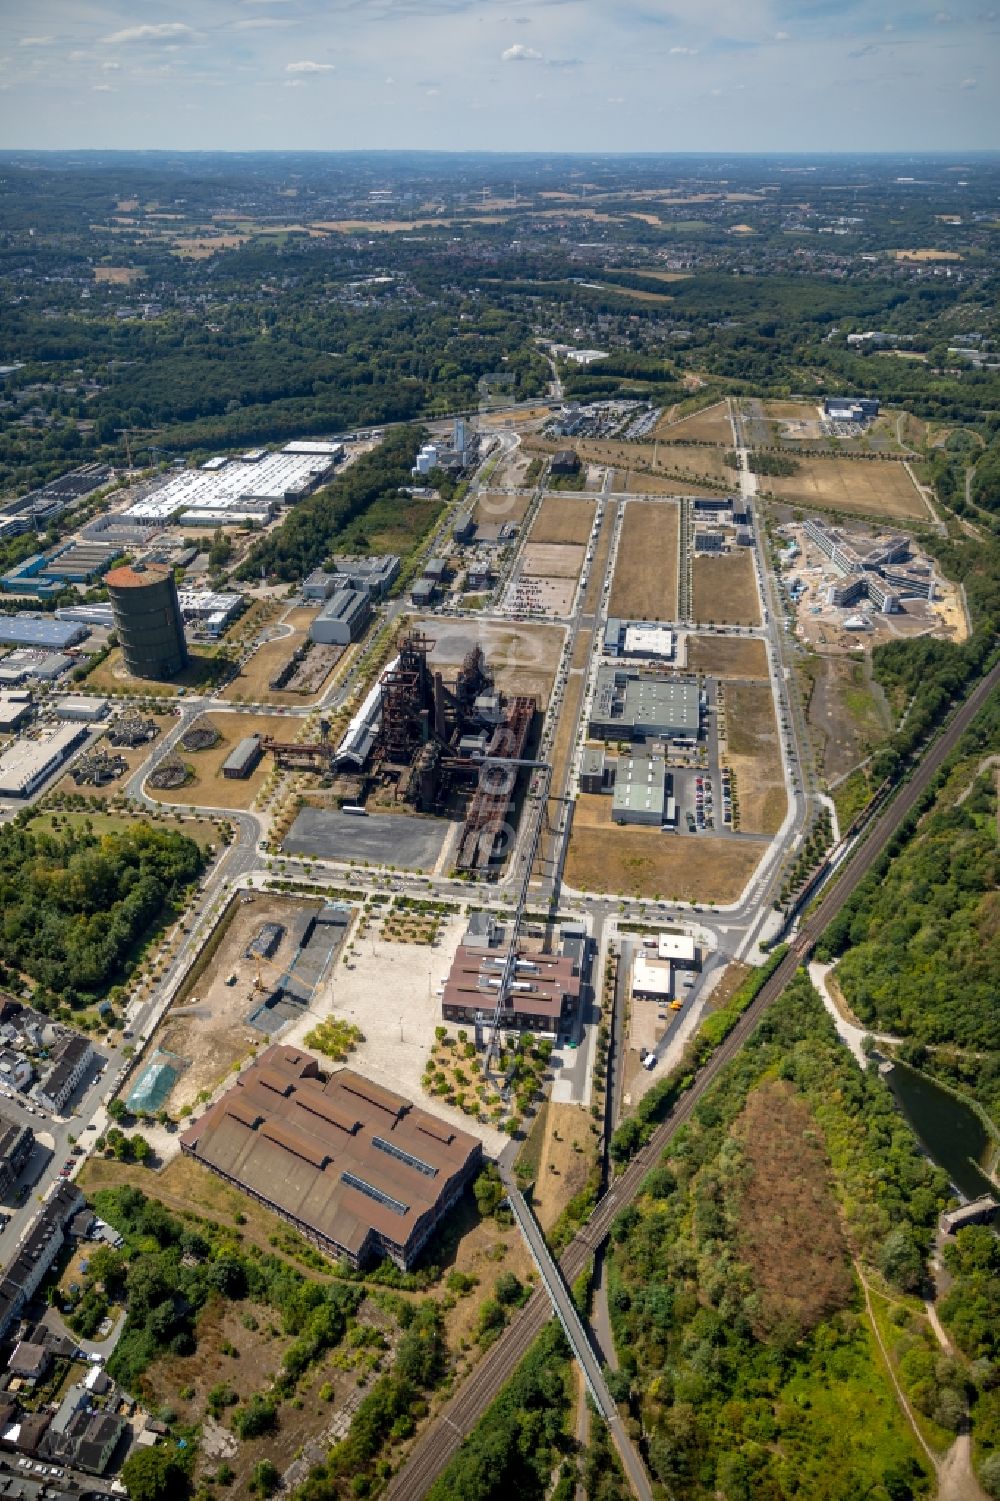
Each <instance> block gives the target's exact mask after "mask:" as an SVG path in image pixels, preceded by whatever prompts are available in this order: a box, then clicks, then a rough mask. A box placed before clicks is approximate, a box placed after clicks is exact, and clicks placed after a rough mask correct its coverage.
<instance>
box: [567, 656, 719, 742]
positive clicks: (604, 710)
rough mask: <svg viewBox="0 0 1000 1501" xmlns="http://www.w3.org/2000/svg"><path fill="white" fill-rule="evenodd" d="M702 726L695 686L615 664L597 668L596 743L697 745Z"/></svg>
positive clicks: (593, 719) (593, 720) (593, 718)
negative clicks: (649, 741)
mask: <svg viewBox="0 0 1000 1501" xmlns="http://www.w3.org/2000/svg"><path fill="white" fill-rule="evenodd" d="M700 724H701V710H700V696H699V691H698V684H697V683H696V682H686V681H685V680H684V679H682V678H674V677H663V676H661V675H660V674H658V673H654V672H637V671H633V670H629V669H627V668H624V667H619V666H616V665H615V664H613V663H605V664H603V665H602V666H601V667H599V668H598V670H597V686H596V688H595V691H594V702H593V705H592V708H591V711H590V731H589V733H590V735H591V737H592V738H593V739H595V740H647V739H661V740H697V738H698V731H699V728H700Z"/></svg>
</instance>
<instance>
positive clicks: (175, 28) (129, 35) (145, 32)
mask: <svg viewBox="0 0 1000 1501" xmlns="http://www.w3.org/2000/svg"><path fill="white" fill-rule="evenodd" d="M193 36H194V32H193V31H192V30H191V28H190V26H185V25H184V23H183V21H160V22H158V23H157V24H156V25H149V26H126V27H125V29H124V31H113V32H112V33H111V35H110V36H106V37H105V38H104V40H105V41H106V42H110V43H111V44H112V45H113V46H114V45H116V44H117V43H119V42H183V41H187V40H188V38H189V37H193Z"/></svg>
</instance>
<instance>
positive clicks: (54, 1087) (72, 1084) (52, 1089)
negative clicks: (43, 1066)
mask: <svg viewBox="0 0 1000 1501" xmlns="http://www.w3.org/2000/svg"><path fill="white" fill-rule="evenodd" d="M96 1056H97V1055H96V1053H95V1052H94V1049H93V1047H92V1046H91V1043H90V1042H89V1041H88V1039H87V1038H86V1037H83V1036H81V1035H80V1034H79V1033H78V1032H71V1033H70V1034H69V1036H68V1037H64V1038H63V1039H62V1041H61V1042H60V1043H59V1046H58V1048H57V1051H56V1055H55V1062H54V1063H53V1065H52V1067H51V1068H50V1070H49V1072H48V1074H47V1075H46V1076H45V1078H44V1079H43V1080H42V1081H41V1082H40V1083H38V1084H36V1085H35V1086H34V1089H33V1090H32V1093H33V1095H34V1097H35V1099H36V1100H37V1101H38V1103H39V1105H42V1106H43V1107H44V1108H45V1109H46V1110H51V1111H52V1113H53V1115H61V1114H62V1111H63V1107H64V1106H65V1105H67V1104H68V1103H69V1101H70V1100H71V1099H72V1098H73V1096H74V1094H76V1091H77V1090H78V1089H79V1087H80V1085H81V1083H82V1082H83V1080H84V1079H85V1078H86V1076H87V1073H88V1071H89V1069H90V1066H91V1064H92V1063H93V1061H94V1059H95V1058H96Z"/></svg>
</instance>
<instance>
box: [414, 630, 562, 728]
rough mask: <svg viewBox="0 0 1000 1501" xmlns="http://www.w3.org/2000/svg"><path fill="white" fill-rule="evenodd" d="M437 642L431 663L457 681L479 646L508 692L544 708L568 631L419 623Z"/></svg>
mask: <svg viewBox="0 0 1000 1501" xmlns="http://www.w3.org/2000/svg"><path fill="white" fill-rule="evenodd" d="M414 626H415V628H416V629H418V630H421V631H422V632H423V633H424V635H425V636H427V637H428V638H429V640H430V641H431V642H432V643H433V645H432V648H431V651H430V654H429V657H428V660H429V662H430V665H431V667H432V668H435V669H440V671H441V672H442V673H443V674H444V676H445V678H446V679H448V678H453V677H454V675H455V672H456V670H457V669H458V668H459V667H460V666H461V665H462V662H463V661H464V659H465V656H466V653H467V652H469V651H471V649H472V647H474V646H476V645H477V644H478V645H479V646H481V647H482V649H483V652H484V654H485V656H486V661H487V663H488V664H489V666H490V667H492V668H493V670H494V673H495V678H496V684H497V687H498V688H500V689H501V691H502V692H504V693H529V694H534V695H535V697H536V698H537V699H538V703H539V708H544V706H545V705H546V704H547V703H548V700H549V694H550V692H551V691H552V680H553V678H554V677H555V672H556V667H557V666H558V663H559V654H560V652H561V651H562V644H563V637H564V632H563V629H562V627H561V626H554V625H524V624H521V623H518V624H517V625H507V624H504V623H502V622H499V621H489V620H448V619H443V618H442V617H440V616H433V615H432V616H430V617H428V618H426V619H421V620H417V621H415V622H414Z"/></svg>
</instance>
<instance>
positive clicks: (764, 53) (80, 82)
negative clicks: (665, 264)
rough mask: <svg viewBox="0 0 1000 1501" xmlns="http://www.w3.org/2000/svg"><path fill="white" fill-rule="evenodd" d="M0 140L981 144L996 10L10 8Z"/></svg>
mask: <svg viewBox="0 0 1000 1501" xmlns="http://www.w3.org/2000/svg"><path fill="white" fill-rule="evenodd" d="M3 16H4V20H3V27H2V29H0V147H4V148H10V147H38V148H51V149H63V148H70V147H76V148H81V147H96V148H111V147H117V148H121V149H136V148H157V147H164V148H172V149H192V150H195V149H199V150H200V149H222V150H266V149H314V150H338V149H359V148H399V147H420V148H436V149H458V150H462V149H470V150H472V149H476V150H478V149H495V150H537V151H561V150H582V151H640V150H642V151H733V150H744V151H796V150H799V151H821V150H864V149H867V150H886V151H892V150H904V151H909V150H914V151H926V150H939V151H966V150H974V149H988V148H995V147H998V146H1000V128H998V124H1000V108H998V104H997V98H998V81H1000V66H998V64H1000V0H998V4H997V8H995V9H994V8H992V7H991V6H990V5H989V4H988V3H986V4H982V3H975V0H941V3H940V5H939V6H935V5H933V4H931V5H929V6H919V5H915V4H906V3H900V0H714V3H713V4H711V6H708V5H705V4H703V3H700V0H201V3H198V0H131V3H128V0H101V3H93V0H5V4H4V8H3Z"/></svg>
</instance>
